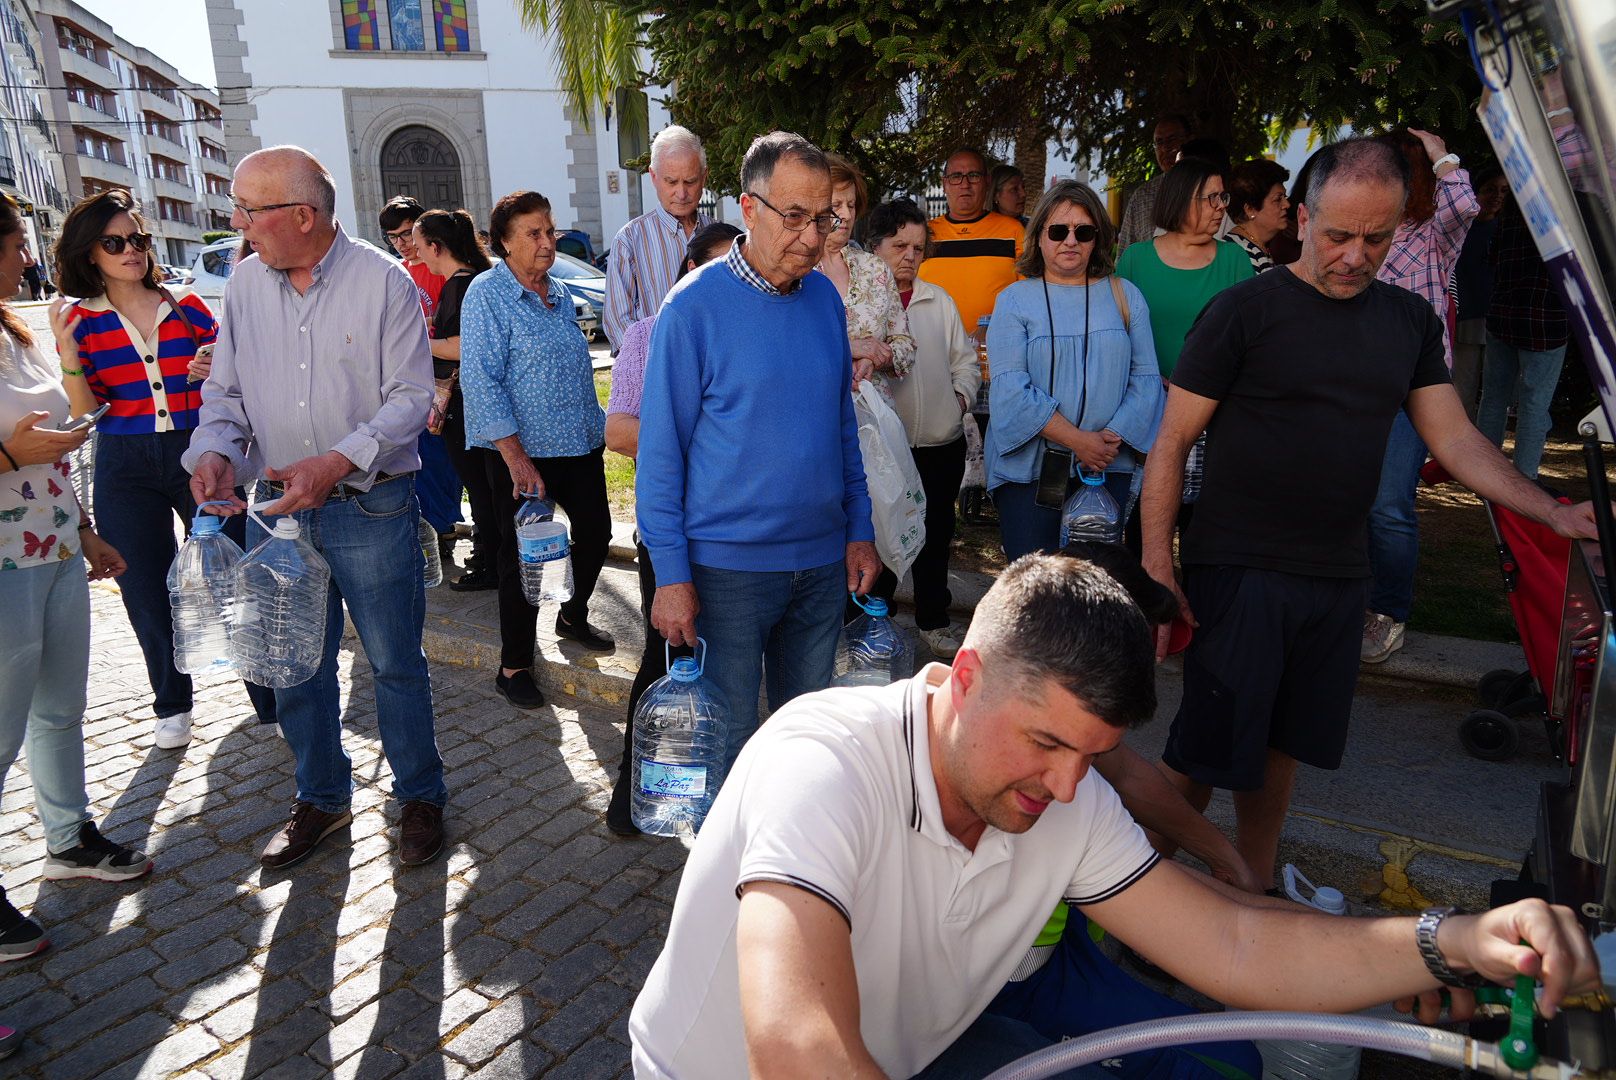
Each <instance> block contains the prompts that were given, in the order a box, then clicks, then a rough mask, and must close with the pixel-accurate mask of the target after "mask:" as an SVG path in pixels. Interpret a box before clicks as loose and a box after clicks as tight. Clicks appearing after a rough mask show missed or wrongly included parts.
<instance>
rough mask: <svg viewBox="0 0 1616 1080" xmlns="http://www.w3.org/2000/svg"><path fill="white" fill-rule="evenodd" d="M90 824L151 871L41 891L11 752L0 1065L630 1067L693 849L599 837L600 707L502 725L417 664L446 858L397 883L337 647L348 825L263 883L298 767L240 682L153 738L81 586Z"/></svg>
mask: <svg viewBox="0 0 1616 1080" xmlns="http://www.w3.org/2000/svg"><path fill="white" fill-rule="evenodd" d="M92 596H93V604H94V642H93V645H92V651H91V678H90V691H89V710H88V712H87V714H86V716H85V738H86V743H87V755H86V761H87V768H88V778H89V788H90V797H91V800H92V802H93V804H94V805H93V813H94V814H95V816H96V817H97V819H98V820H100V821H101V822H102V825H103V829H104V830H105V831H106V833H107V834H108V835H109V836H111V837H112V838H114V839H116V840H118V841H119V842H121V843H125V844H132V845H136V846H139V847H143V848H144V849H145V850H146V851H147V852H148V853H150V854H151V855H152V856H153V858H155V860H156V862H157V868H156V871H155V872H154V873H153V875H152V876H151V877H150V878H148V879H146V880H145V881H144V882H137V883H132V884H123V885H118V884H108V883H104V882H94V881H72V882H54V881H53V882H47V881H42V880H41V878H40V870H41V866H42V860H43V858H44V855H45V848H44V843H43V839H42V835H41V832H40V829H39V825H38V822H37V820H36V819H35V816H34V811H33V793H32V788H31V786H30V785H29V782H28V777H27V769H26V763H25V762H22V761H19V763H18V765H17V766H16V767H15V768H14V769H13V771H12V773H11V775H10V777H9V778H8V782H7V784H6V789H5V793H4V798H3V800H0V829H3V832H4V835H5V836H6V838H7V839H6V842H5V843H4V845H3V846H0V872H3V878H0V880H3V883H4V885H5V887H6V889H7V892H8V894H9V895H10V897H11V899H12V900H13V902H15V903H16V904H17V906H18V907H20V908H22V909H23V910H24V911H25V912H26V911H31V912H32V914H33V915H34V917H35V918H36V919H38V921H39V922H40V923H41V924H42V925H43V926H44V927H45V930H46V934H47V936H48V937H49V938H50V940H51V948H50V950H49V951H48V952H46V953H44V954H42V955H41V956H39V957H36V958H34V959H31V960H25V961H19V962H16V963H12V964H7V965H5V967H4V968H0V1022H3V1023H10V1024H13V1025H16V1026H19V1027H22V1028H25V1029H26V1031H27V1041H26V1043H25V1044H24V1047H23V1049H22V1050H20V1051H19V1052H18V1053H17V1055H16V1056H14V1057H13V1058H11V1059H9V1060H7V1061H6V1062H5V1063H4V1065H0V1074H3V1075H8V1076H27V1077H40V1078H56V1077H60V1078H64V1080H67V1078H73V1080H77V1078H83V1077H134V1076H141V1077H146V1076H171V1075H172V1076H184V1077H186V1078H187V1080H193V1078H200V1077H209V1078H218V1080H223V1078H227V1077H228V1078H237V1077H252V1076H260V1075H264V1076H272V1077H275V1078H276V1080H282V1078H285V1080H296V1078H300V1077H317V1076H326V1075H333V1074H334V1075H336V1076H340V1077H365V1078H376V1080H380V1078H385V1077H392V1076H398V1077H410V1078H411V1080H415V1078H422V1080H425V1078H431V1080H454V1078H458V1077H464V1076H471V1075H475V1076H478V1077H504V1076H535V1075H540V1074H544V1075H547V1076H551V1077H556V1078H562V1077H580V1078H581V1077H602V1078H607V1077H616V1076H623V1075H627V1073H628V1071H629V1069H628V1055H629V1051H628V1034H627V1018H628V1010H629V1007H630V1005H631V1004H632V1002H633V999H634V995H635V993H636V991H637V989H638V987H639V986H640V984H641V982H642V980H643V979H644V977H645V975H646V973H647V972H648V971H649V970H650V966H651V963H652V962H653V961H654V960H655V958H656V956H657V953H658V952H659V951H660V949H661V946H662V939H663V936H664V934H665V932H666V927H667V923H668V917H669V914H670V911H671V906H672V902H673V897H674V892H675V890H676V889H677V887H678V876H679V868H680V867H681V866H682V865H683V862H684V855H685V853H684V849H683V848H682V847H680V846H679V845H678V844H677V843H672V842H662V841H652V840H648V839H644V838H640V839H635V840H628V841H625V840H618V839H616V838H613V837H612V836H611V834H609V833H608V832H607V831H606V829H605V826H604V825H603V824H602V822H601V819H600V818H601V813H602V812H603V810H604V808H605V804H606V798H607V791H608V787H607V783H608V781H607V775H606V773H605V771H604V770H603V769H602V767H601V764H600V762H602V761H609V762H612V763H613V764H614V766H615V762H616V760H617V755H618V753H619V752H620V747H621V739H622V736H621V733H620V731H621V729H620V728H619V727H618V726H617V722H618V721H619V720H620V716H619V715H618V713H617V711H616V710H607V709H604V708H601V707H599V706H595V705H580V704H578V703H577V702H576V701H573V700H569V699H561V700H560V701H558V702H557V703H555V704H553V705H552V706H550V707H547V708H545V709H542V710H539V711H537V712H532V713H523V712H519V711H517V710H514V709H512V708H511V707H510V706H509V705H507V704H506V703H505V701H504V700H503V699H502V698H499V697H498V696H497V695H496V694H495V693H494V691H493V686H492V679H491V678H490V677H489V676H488V674H487V673H485V672H483V671H480V670H474V669H471V668H462V667H456V666H451V665H441V664H434V665H433V669H432V683H433V693H434V700H435V704H436V708H437V716H438V741H439V745H440V747H441V748H442V751H443V756H444V760H445V763H446V765H447V767H448V770H449V777H448V779H449V786H450V804H449V811H448V814H447V817H446V824H447V828H448V838H449V846H448V849H447V851H446V854H445V855H443V856H440V857H439V859H438V860H437V861H435V862H434V863H432V864H431V865H428V866H424V867H417V868H413V869H406V868H401V867H399V866H398V864H397V861H396V857H395V854H394V848H395V845H396V842H397V811H396V807H395V806H394V805H393V803H392V800H391V799H390V797H389V795H388V787H389V784H390V775H389V772H388V769H387V767H386V762H385V760H384V759H383V757H382V755H381V750H380V744H379V742H378V740H377V737H376V714H375V698H374V694H373V691H372V688H371V681H370V672H369V668H368V666H367V665H366V663H365V661H364V659H363V655H362V653H361V654H359V656H358V657H357V658H356V656H355V654H354V652H352V651H344V653H343V655H342V687H343V705H344V714H343V717H344V731H345V735H344V745H345V746H346V747H347V749H348V752H349V753H350V754H351V755H352V757H353V764H354V782H355V790H354V800H353V808H354V815H355V816H354V823H353V825H352V827H351V828H350V829H348V830H344V831H343V832H341V833H338V834H336V835H334V836H333V837H331V838H330V839H329V840H327V841H326V844H325V846H323V847H322V848H321V849H320V851H319V852H317V853H316V854H315V855H314V856H313V857H312V858H311V859H310V860H309V861H308V862H306V863H304V864H302V865H301V866H298V867H294V868H293V869H291V870H289V871H284V872H280V873H271V872H268V871H264V870H262V869H261V868H260V867H259V865H258V858H257V856H258V851H259V849H260V847H261V846H262V845H263V843H264V842H265V840H266V839H267V838H268V836H269V835H270V833H272V832H273V831H274V830H275V829H276V828H277V827H278V826H279V824H281V823H282V822H283V820H284V818H285V815H286V813H287V810H288V808H289V806H290V803H291V798H292V793H293V788H292V779H291V775H292V756H291V753H290V751H289V750H288V749H287V747H286V744H285V743H284V742H282V741H281V740H280V739H279V738H278V737H277V736H276V734H275V731H274V729H273V728H268V727H260V726H258V725H257V724H256V722H255V720H254V718H253V717H252V713H251V709H250V707H249V706H248V703H247V698H246V694H245V693H244V692H243V691H242V690H241V688H240V685H239V684H238V683H235V682H228V681H216V682H212V683H208V684H206V685H200V684H199V687H198V694H197V703H196V728H195V738H194V739H193V741H192V742H191V744H190V746H189V747H188V748H186V749H185V750H183V751H164V750H157V749H155V748H154V747H153V745H152V726H153V725H152V719H151V713H150V711H149V707H148V702H149V688H148V685H147V681H146V675H145V669H144V666H143V663H142V660H141V656H140V650H139V647H138V646H137V645H136V643H135V640H134V636H133V635H132V634H131V633H130V631H129V628H128V623H127V621H126V620H125V617H124V613H123V609H122V606H121V604H120V602H119V600H118V597H117V595H116V593H115V591H114V590H112V589H111V588H108V587H106V586H99V585H98V586H95V587H93V588H92Z"/></svg>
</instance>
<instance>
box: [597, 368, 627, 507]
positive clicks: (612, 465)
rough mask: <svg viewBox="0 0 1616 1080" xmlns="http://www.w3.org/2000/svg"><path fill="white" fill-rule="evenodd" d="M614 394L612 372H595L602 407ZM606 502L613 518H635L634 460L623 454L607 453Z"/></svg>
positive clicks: (609, 451) (598, 396)
mask: <svg viewBox="0 0 1616 1080" xmlns="http://www.w3.org/2000/svg"><path fill="white" fill-rule="evenodd" d="M611 393H612V373H611V372H610V371H597V372H595V396H596V397H597V398H599V399H600V407H601V408H603V409H604V408H605V407H606V399H607V398H609V397H610V396H611ZM606 501H607V502H609V503H610V504H611V507H612V517H613V518H614V519H616V520H618V521H629V520H632V519H633V517H634V459H633V458H626V457H624V456H623V455H622V454H618V453H614V452H613V451H611V450H608V451H606Z"/></svg>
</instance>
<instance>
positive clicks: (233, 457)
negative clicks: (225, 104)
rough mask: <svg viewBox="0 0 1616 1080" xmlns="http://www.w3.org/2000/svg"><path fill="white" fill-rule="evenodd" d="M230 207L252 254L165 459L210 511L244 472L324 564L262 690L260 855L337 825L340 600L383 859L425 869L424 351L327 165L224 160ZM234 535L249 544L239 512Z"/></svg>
mask: <svg viewBox="0 0 1616 1080" xmlns="http://www.w3.org/2000/svg"><path fill="white" fill-rule="evenodd" d="M230 199H231V202H232V203H234V204H235V212H234V213H233V214H232V215H231V217H230V224H231V226H232V227H233V228H235V229H238V230H240V232H241V235H242V237H243V238H244V239H245V240H246V241H247V242H248V244H250V245H251V247H252V254H251V255H250V256H248V257H247V258H245V259H242V260H241V261H240V262H239V263H238V264H237V266H236V269H235V272H234V273H233V274H232V275H231V277H230V285H229V287H228V288H227V289H226V290H225V296H224V318H223V319H222V320H221V321H220V329H219V341H218V347H217V349H216V351H215V352H214V354H213V368H212V371H211V373H210V374H209V375H208V381H207V383H206V384H205V385H204V386H203V389H202V413H201V423H200V425H199V426H198V427H197V429H196V431H195V433H194V434H193V435H192V437H191V445H190V449H189V450H187V451H186V453H185V455H184V457H183V458H182V461H183V462H184V464H185V467H186V468H187V469H189V470H190V471H191V492H192V494H193V495H194V496H195V497H196V501H197V502H198V503H199V504H200V503H203V502H207V501H209V500H216V499H217V500H223V501H225V502H227V503H228V504H229V505H227V506H225V507H223V508H214V512H216V513H221V512H222V513H226V514H234V513H239V512H240V511H241V510H242V509H243V506H242V504H241V501H240V500H239V499H234V498H232V497H231V489H232V488H233V487H234V486H235V485H236V484H237V483H243V482H252V481H255V480H256V482H257V495H256V498H258V499H260V500H272V501H270V502H269V505H267V506H265V507H264V512H265V513H266V514H271V515H276V516H278V515H283V514H284V515H291V516H292V517H293V518H295V519H296V521H297V523H298V524H299V525H300V526H301V528H302V536H303V539H304V540H306V541H307V542H308V543H310V544H312V545H313V546H314V547H315V548H316V549H317V550H318V551H319V552H320V554H321V555H322V556H324V558H325V560H326V562H327V563H328V564H329V565H330V567H331V585H330V590H329V592H328V594H327V600H326V609H325V611H324V613H323V614H324V622H325V639H324V647H325V651H324V655H323V657H322V661H321V664H320V669H319V671H317V672H316V673H315V675H314V677H313V678H311V679H309V680H308V681H306V682H303V683H300V684H298V685H296V686H289V687H286V688H285V689H277V690H276V691H275V711H276V715H277V717H278V718H279V720H280V725H281V734H282V735H283V736H284V737H285V739H286V742H287V745H289V746H290V747H291V749H292V755H293V757H294V758H295V759H296V761H297V769H296V772H295V774H294V779H295V780H296V783H297V798H296V801H295V802H294V803H293V805H292V815H291V819H290V820H289V821H288V822H287V824H286V826H285V827H284V828H283V829H281V830H280V831H279V832H278V833H276V834H275V836H274V837H273V838H272V839H271V840H270V842H269V845H268V846H267V847H266V848H265V849H264V852H263V855H262V856H261V859H260V861H261V862H262V863H263V865H264V867H265V868H266V869H269V870H279V869H283V868H285V867H288V866H291V865H292V864H294V863H297V862H300V861H301V860H303V859H305V858H307V857H308V856H309V855H310V854H312V853H313V852H314V849H315V848H316V847H317V846H318V845H319V843H320V841H322V840H324V839H325V838H326V837H327V836H329V835H331V834H332V833H334V832H336V831H338V830H339V829H342V828H343V827H345V826H346V825H347V824H348V823H349V822H350V821H352V820H353V814H352V813H351V811H350V809H349V807H350V804H351V800H352V794H353V777H352V767H351V763H350V761H349V759H348V755H347V752H346V751H344V750H343V748H342V704H341V701H340V697H339V687H338V684H337V646H338V645H339V644H340V642H341V640H342V626H343V606H344V604H346V606H347V609H348V615H349V616H350V617H352V619H353V623H354V627H355V628H356V629H357V630H358V631H359V640H360V641H361V642H362V643H363V645H364V647H365V655H366V658H367V659H368V660H369V661H370V666H371V671H372V681H373V684H374V687H375V694H376V726H377V728H378V729H379V730H380V732H381V739H382V749H383V752H384V753H385V754H386V756H387V763H388V765H389V766H390V767H391V768H392V770H393V795H394V797H395V798H397V799H398V801H399V803H400V809H399V819H400V822H401V828H400V837H399V848H398V855H399V861H400V862H401V863H403V864H404V865H406V866H414V865H418V864H420V863H424V862H429V861H430V860H432V859H433V858H435V857H436V856H437V854H438V852H439V851H441V850H442V848H443V804H444V803H445V802H446V801H447V800H448V792H447V790H446V788H445V787H444V783H443V760H442V758H441V757H439V755H438V748H437V742H436V739H435V735H434V731H433V713H432V686H431V684H430V683H429V682H428V680H427V666H426V656H425V654H424V653H422V651H421V631H422V629H423V624H424V622H425V618H426V596H425V593H424V591H423V587H422V553H421V545H420V539H419V536H418V534H417V532H416V525H417V521H418V520H419V517H420V506H419V504H418V503H417V502H416V499H415V484H414V476H415V472H416V470H417V469H419V468H420V467H421V459H420V456H419V455H418V454H417V453H416V448H415V447H416V437H417V436H418V435H420V433H421V431H422V430H423V429H424V428H425V426H426V413H427V407H428V406H429V405H430V403H431V400H432V354H431V352H430V351H429V350H428V348H427V338H426V323H425V321H424V320H422V318H421V306H420V301H419V299H418V294H417V292H416V288H415V283H414V282H413V281H411V280H410V276H409V274H407V273H405V272H404V268H403V267H402V266H401V265H399V264H398V263H397V262H395V261H394V260H393V259H392V257H391V256H388V255H385V254H383V253H382V252H381V251H379V250H378V249H376V248H374V247H372V246H371V245H370V244H367V243H365V242H364V241H363V240H355V239H351V238H349V236H348V235H347V234H346V233H344V232H343V231H342V226H341V225H339V224H338V223H337V217H336V209H335V208H336V186H335V185H334V183H333V182H332V179H331V174H330V173H329V172H327V171H326V169H325V167H324V166H323V165H321V164H320V162H319V161H317V160H316V159H315V158H314V156H313V155H312V154H310V153H309V152H308V151H306V150H303V149H301V148H299V147H296V146H275V147H270V148H268V149H266V150H259V151H257V152H256V153H252V154H249V155H247V156H246V157H245V158H242V160H241V164H239V165H237V166H236V174H235V179H234V181H233V183H232V184H231V190H230ZM247 539H248V543H249V546H252V545H255V544H257V543H258V542H260V541H261V540H263V539H264V531H263V529H262V528H261V527H260V526H259V525H258V523H257V522H256V521H255V522H253V523H251V524H249V526H248V529H247Z"/></svg>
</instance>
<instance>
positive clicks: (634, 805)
mask: <svg viewBox="0 0 1616 1080" xmlns="http://www.w3.org/2000/svg"><path fill="white" fill-rule="evenodd" d="M697 642H698V644H699V646H700V648H699V650H698V654H699V659H698V657H691V656H681V657H680V658H679V659H677V660H672V661H670V662H669V663H668V673H667V674H666V675H664V676H663V677H662V678H660V679H658V680H657V681H656V682H654V683H652V684H651V685H650V687H648V688H647V689H646V691H645V693H644V694H643V695H642V696H641V697H640V704H639V707H638V708H636V709H635V710H634V759H633V761H634V764H633V769H634V772H633V775H632V777H631V780H632V781H633V786H632V788H631V789H630V791H631V794H630V796H629V813H630V815H631V816H632V818H633V820H634V824H635V826H636V827H637V828H638V829H639V830H640V831H641V832H644V833H650V834H651V835H653V836H682V835H690V836H693V835H695V833H696V832H697V830H699V829H700V828H701V823H702V822H703V821H704V820H705V819H706V817H707V811H708V810H710V809H712V805H713V799H714V798H715V797H717V795H718V789H719V787H721V786H722V785H723V783H724V776H725V773H726V772H727V771H728V764H727V762H726V760H725V754H724V746H725V742H726V736H727V733H728V731H729V710H728V709H727V708H726V707H725V705H724V702H723V700H722V699H721V698H720V697H719V696H718V694H717V693H715V692H714V690H713V688H712V686H711V685H710V684H709V683H707V682H706V681H705V680H704V679H703V678H702V670H703V668H704V667H705V665H706V659H707V642H706V641H705V640H702V639H699V638H698V639H697ZM662 647H663V650H664V652H665V653H666V652H669V651H671V650H669V649H668V645H667V642H663V646H662Z"/></svg>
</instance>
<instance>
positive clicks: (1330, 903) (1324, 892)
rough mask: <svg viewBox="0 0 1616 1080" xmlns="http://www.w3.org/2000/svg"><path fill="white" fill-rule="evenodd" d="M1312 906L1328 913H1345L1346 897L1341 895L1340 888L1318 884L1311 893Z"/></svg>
mask: <svg viewBox="0 0 1616 1080" xmlns="http://www.w3.org/2000/svg"><path fill="white" fill-rule="evenodd" d="M1313 906H1314V907H1316V908H1318V909H1319V910H1320V911H1323V912H1326V913H1328V914H1330V915H1345V914H1346V913H1347V898H1346V897H1345V896H1342V895H1341V890H1340V889H1332V888H1330V886H1328V885H1320V886H1319V887H1318V889H1316V890H1315V891H1314V893H1313Z"/></svg>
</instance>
